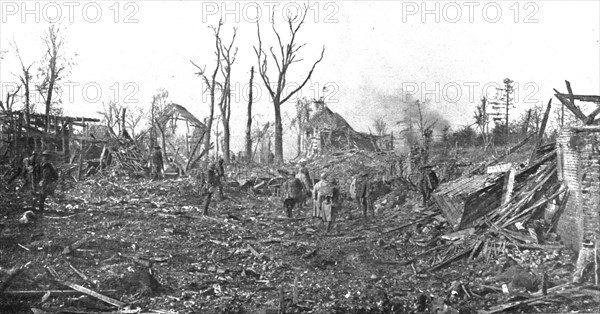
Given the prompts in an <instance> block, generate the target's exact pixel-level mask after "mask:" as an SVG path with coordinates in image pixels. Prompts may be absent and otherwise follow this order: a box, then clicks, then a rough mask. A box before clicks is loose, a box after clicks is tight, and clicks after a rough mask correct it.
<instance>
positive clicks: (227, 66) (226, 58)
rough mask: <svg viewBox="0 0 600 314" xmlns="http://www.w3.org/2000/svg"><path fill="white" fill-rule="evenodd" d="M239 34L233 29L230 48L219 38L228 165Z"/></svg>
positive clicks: (225, 146) (224, 138)
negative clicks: (233, 67)
mask: <svg viewBox="0 0 600 314" xmlns="http://www.w3.org/2000/svg"><path fill="white" fill-rule="evenodd" d="M236 34H237V29H236V28H235V27H234V28H233V37H232V38H231V42H230V43H229V46H224V45H223V43H222V42H221V39H220V38H218V41H219V49H220V50H221V55H222V56H223V62H221V74H222V75H223V77H224V78H225V80H224V82H223V84H222V87H221V93H222V94H221V101H220V103H219V109H221V122H222V123H223V159H224V160H225V162H226V163H229V158H230V156H229V152H230V148H229V143H230V137H231V135H230V129H229V121H230V118H231V66H232V65H233V63H234V62H235V57H236V55H237V51H238V49H237V47H236V48H235V51H233V52H232V47H233V43H234V42H235V36H236Z"/></svg>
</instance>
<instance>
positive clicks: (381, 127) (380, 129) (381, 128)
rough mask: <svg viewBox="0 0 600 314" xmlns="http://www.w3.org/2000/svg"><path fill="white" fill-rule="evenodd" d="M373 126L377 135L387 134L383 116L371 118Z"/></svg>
mask: <svg viewBox="0 0 600 314" xmlns="http://www.w3.org/2000/svg"><path fill="white" fill-rule="evenodd" d="M373 128H374V129H375V132H376V133H377V135H379V136H383V135H385V134H387V123H385V120H383V117H378V118H375V119H373Z"/></svg>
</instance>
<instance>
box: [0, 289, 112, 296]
mask: <svg viewBox="0 0 600 314" xmlns="http://www.w3.org/2000/svg"><path fill="white" fill-rule="evenodd" d="M98 292H99V293H115V292H117V290H98ZM46 293H50V294H51V295H74V294H82V293H83V292H80V291H77V290H8V291H2V293H0V294H4V295H13V296H20V297H38V296H40V297H41V296H43V295H44V294H46Z"/></svg>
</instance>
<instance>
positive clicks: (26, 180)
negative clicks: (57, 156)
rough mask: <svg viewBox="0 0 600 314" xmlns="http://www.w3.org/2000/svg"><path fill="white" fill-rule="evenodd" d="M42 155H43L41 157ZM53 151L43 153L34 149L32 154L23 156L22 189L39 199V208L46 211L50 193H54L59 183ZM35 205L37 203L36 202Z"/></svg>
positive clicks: (21, 169) (21, 168) (21, 170)
mask: <svg viewBox="0 0 600 314" xmlns="http://www.w3.org/2000/svg"><path fill="white" fill-rule="evenodd" d="M40 155H41V157H40ZM51 156H52V153H51V152H50V151H48V150H45V151H43V152H42V153H41V154H40V153H39V152H38V151H36V150H34V151H33V152H32V153H31V155H30V156H28V157H25V158H23V162H22V165H21V167H20V175H21V177H22V179H23V185H22V187H21V191H24V192H25V191H30V192H31V193H32V194H33V195H34V196H37V197H34V199H35V200H36V201H37V208H38V210H39V211H40V213H41V212H43V211H44V204H45V202H46V198H47V197H48V196H49V195H54V190H55V189H56V186H57V184H58V178H59V175H58V171H57V170H56V168H55V167H54V165H53V164H52V161H51ZM34 207H35V204H34Z"/></svg>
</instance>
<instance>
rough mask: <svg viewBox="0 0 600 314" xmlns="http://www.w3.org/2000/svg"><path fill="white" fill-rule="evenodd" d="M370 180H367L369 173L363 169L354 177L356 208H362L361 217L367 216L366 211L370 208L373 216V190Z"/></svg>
mask: <svg viewBox="0 0 600 314" xmlns="http://www.w3.org/2000/svg"><path fill="white" fill-rule="evenodd" d="M372 188H373V187H372V186H371V182H370V181H369V173H368V172H366V171H364V172H362V173H361V174H360V176H359V177H358V178H357V179H356V202H357V203H358V210H359V211H360V210H361V209H362V212H363V217H364V218H367V211H368V210H370V211H371V212H372V213H373V217H375V209H374V207H373V201H374V200H373V193H372V192H373V191H372Z"/></svg>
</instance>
